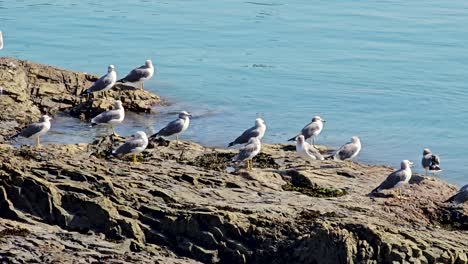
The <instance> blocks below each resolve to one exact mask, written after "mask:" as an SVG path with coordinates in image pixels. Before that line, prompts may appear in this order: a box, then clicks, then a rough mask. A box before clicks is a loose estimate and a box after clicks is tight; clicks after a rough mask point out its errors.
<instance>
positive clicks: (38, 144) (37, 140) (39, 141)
mask: <svg viewBox="0 0 468 264" xmlns="http://www.w3.org/2000/svg"><path fill="white" fill-rule="evenodd" d="M36 147H38V148H40V147H41V140H40V139H39V137H37V138H36Z"/></svg>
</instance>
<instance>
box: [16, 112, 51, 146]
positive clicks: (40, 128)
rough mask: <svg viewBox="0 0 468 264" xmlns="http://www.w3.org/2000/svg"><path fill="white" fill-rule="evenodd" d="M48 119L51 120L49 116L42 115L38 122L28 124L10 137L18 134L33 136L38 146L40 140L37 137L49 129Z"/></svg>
mask: <svg viewBox="0 0 468 264" xmlns="http://www.w3.org/2000/svg"><path fill="white" fill-rule="evenodd" d="M50 120H52V118H50V117H49V116H48V115H43V116H42V117H41V118H40V119H39V122H37V123H32V124H30V125H29V126H27V127H26V128H25V129H23V131H21V132H19V133H18V134H16V135H14V136H12V137H11V139H15V138H17V137H19V136H21V137H25V138H34V139H36V147H40V146H41V142H40V139H39V138H40V137H41V136H43V135H45V134H46V133H47V131H49V129H50Z"/></svg>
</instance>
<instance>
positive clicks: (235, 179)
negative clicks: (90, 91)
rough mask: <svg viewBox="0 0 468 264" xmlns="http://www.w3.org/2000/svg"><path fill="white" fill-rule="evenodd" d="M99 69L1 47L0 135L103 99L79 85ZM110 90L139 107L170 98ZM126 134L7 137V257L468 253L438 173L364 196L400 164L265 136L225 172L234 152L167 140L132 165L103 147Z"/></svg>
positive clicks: (370, 259)
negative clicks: (266, 140)
mask: <svg viewBox="0 0 468 264" xmlns="http://www.w3.org/2000/svg"><path fill="white" fill-rule="evenodd" d="M93 78H96V77H95V76H90V75H87V74H82V73H75V72H69V71H64V70H59V69H56V68H53V67H49V66H44V65H40V64H34V63H30V62H25V61H19V60H15V59H12V58H1V59H0V86H2V87H4V94H3V95H1V96H0V98H1V99H2V100H1V103H0V104H1V106H2V107H3V108H4V109H6V112H5V114H4V115H2V120H1V122H2V125H1V128H0V135H1V136H7V135H10V134H11V132H12V131H15V130H16V129H17V128H18V127H19V126H21V125H22V124H23V123H28V122H29V120H28V118H27V116H30V115H32V116H33V117H38V116H39V115H40V112H41V111H42V112H48V113H54V112H62V111H66V112H69V113H70V114H73V115H74V116H79V115H82V114H83V115H85V118H87V117H88V116H89V115H90V114H91V113H96V112H99V111H102V110H104V109H106V108H107V107H106V106H105V104H104V101H105V100H107V99H103V102H101V103H96V104H94V103H92V104H91V105H88V106H84V104H86V103H85V99H84V98H79V96H78V94H79V93H80V92H81V90H82V89H84V88H86V86H87V85H89V84H90V83H91V82H92V80H94V79H93ZM143 92H144V94H140V93H143ZM111 93H112V95H109V101H110V100H111V98H112V97H114V96H118V97H123V98H126V99H125V100H126V101H124V104H126V105H127V109H129V110H130V111H136V112H141V111H147V109H148V108H149V107H150V106H151V105H153V104H158V103H161V102H162V101H161V99H160V98H159V97H158V96H156V95H154V94H151V93H149V92H146V91H141V90H133V89H129V88H125V87H122V88H118V89H117V90H115V91H114V90H113V91H112V92H111ZM119 140H120V139H119V138H113V137H106V138H102V139H99V140H96V141H95V142H93V143H92V144H73V145H46V146H43V147H42V148H41V149H35V148H32V147H28V146H23V147H21V148H19V149H18V148H13V147H12V146H11V145H9V144H6V143H4V144H1V145H0V160H1V167H0V177H1V181H0V260H1V261H2V262H5V263H31V262H36V263H37V262H39V263H200V262H201V263H311V264H313V263H468V206H467V205H464V206H462V207H457V208H455V207H451V206H448V205H447V204H444V203H443V201H444V200H446V199H447V198H448V197H449V196H451V195H452V194H453V193H454V192H456V190H457V188H456V187H455V186H453V185H450V184H448V183H445V182H443V181H441V180H439V179H437V178H432V177H425V176H423V175H419V174H413V177H412V180H411V182H410V184H409V185H408V186H407V187H406V188H405V190H404V197H403V199H397V198H396V197H393V196H392V195H391V194H390V195H388V197H369V196H368V193H369V192H370V191H371V190H372V189H373V188H374V187H375V186H377V185H378V184H379V183H380V182H381V181H382V180H383V179H384V178H385V177H386V176H387V175H388V173H390V172H391V171H392V170H393V168H391V167H387V166H375V165H372V166H371V165H365V164H359V163H354V162H342V161H331V160H330V161H329V160H327V161H316V162H313V163H311V164H306V163H304V162H303V161H302V160H300V159H298V158H297V157H296V154H295V152H294V148H291V146H290V145H281V144H277V145H264V146H263V149H262V153H261V154H260V155H259V156H257V157H256V158H255V159H254V167H255V168H256V169H255V170H253V171H246V170H243V169H240V170H238V171H236V172H232V173H229V172H227V171H226V167H227V166H228V164H229V160H230V158H231V157H232V156H233V155H234V154H235V152H236V150H226V149H213V148H206V147H203V146H201V145H198V144H195V143H190V142H182V143H181V144H180V145H178V146H177V145H175V144H174V143H172V142H168V141H164V140H158V141H153V142H151V143H150V145H149V148H148V149H147V150H146V151H145V152H143V157H142V158H141V160H140V164H136V165H135V164H131V163H130V162H128V161H127V160H121V159H114V158H109V157H108V156H107V154H106V153H107V152H108V150H109V149H111V148H112V147H114V146H115V145H118V144H119ZM324 151H326V149H325V148H324ZM395 166H396V164H395Z"/></svg>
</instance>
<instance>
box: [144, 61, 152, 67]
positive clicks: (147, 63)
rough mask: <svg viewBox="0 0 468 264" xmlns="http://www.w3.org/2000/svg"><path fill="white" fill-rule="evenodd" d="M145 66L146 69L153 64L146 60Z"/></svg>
mask: <svg viewBox="0 0 468 264" xmlns="http://www.w3.org/2000/svg"><path fill="white" fill-rule="evenodd" d="M145 66H146V67H153V62H152V61H151V60H146V61H145Z"/></svg>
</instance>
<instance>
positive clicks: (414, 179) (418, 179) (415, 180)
mask: <svg viewBox="0 0 468 264" xmlns="http://www.w3.org/2000/svg"><path fill="white" fill-rule="evenodd" d="M425 180H426V177H425V176H421V175H419V174H413V175H412V176H411V179H410V181H409V183H410V184H420V183H421V182H423V181H425Z"/></svg>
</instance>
